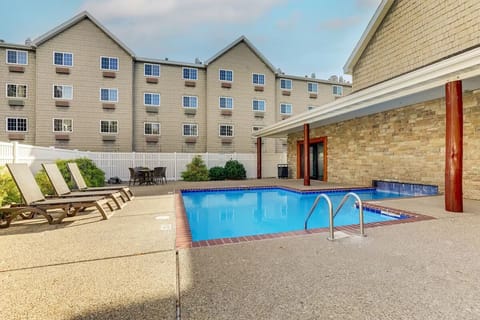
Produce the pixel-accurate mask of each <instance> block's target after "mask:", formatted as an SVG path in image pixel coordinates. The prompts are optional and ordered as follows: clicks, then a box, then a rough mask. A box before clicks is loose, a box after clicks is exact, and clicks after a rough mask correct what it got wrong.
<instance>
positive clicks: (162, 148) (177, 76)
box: [134, 62, 207, 153]
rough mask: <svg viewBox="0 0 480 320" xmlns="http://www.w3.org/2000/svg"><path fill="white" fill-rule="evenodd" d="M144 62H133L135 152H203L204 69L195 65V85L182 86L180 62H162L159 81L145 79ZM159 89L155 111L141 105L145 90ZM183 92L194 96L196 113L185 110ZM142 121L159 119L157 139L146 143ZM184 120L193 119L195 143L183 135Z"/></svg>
mask: <svg viewBox="0 0 480 320" xmlns="http://www.w3.org/2000/svg"><path fill="white" fill-rule="evenodd" d="M144 64H145V63H144V62H136V63H135V106H134V112H135V116H134V117H135V129H134V130H135V147H134V149H135V151H138V152H191V153H195V152H206V138H207V135H206V132H207V128H206V98H205V92H206V89H205V85H206V79H205V78H206V73H205V69H202V68H198V71H197V75H198V80H197V81H195V87H187V86H185V80H184V79H182V66H176V65H168V64H161V65H160V77H158V78H157V79H158V83H147V81H146V78H147V77H145V76H144ZM146 92H151V93H159V94H160V107H158V113H154V112H148V111H147V110H148V109H150V108H149V107H146V106H145V105H144V93H146ZM183 96H197V99H198V107H197V110H196V113H195V114H185V111H184V108H183V106H182V102H183V101H182V99H183ZM153 109H154V108H153ZM145 122H159V123H160V137H158V138H159V139H158V143H147V142H146V139H145V135H144V123H145ZM183 123H196V124H197V125H198V137H197V141H196V143H186V142H185V140H186V139H185V137H183V136H182V134H183V132H182V129H183Z"/></svg>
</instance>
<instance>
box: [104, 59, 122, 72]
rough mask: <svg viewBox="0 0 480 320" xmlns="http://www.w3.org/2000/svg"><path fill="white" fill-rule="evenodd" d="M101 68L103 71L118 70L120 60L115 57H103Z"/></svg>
mask: <svg viewBox="0 0 480 320" xmlns="http://www.w3.org/2000/svg"><path fill="white" fill-rule="evenodd" d="M100 68H101V69H102V70H111V71H117V70H118V58H114V57H101V58H100Z"/></svg>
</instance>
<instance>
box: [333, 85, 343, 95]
mask: <svg viewBox="0 0 480 320" xmlns="http://www.w3.org/2000/svg"><path fill="white" fill-rule="evenodd" d="M338 88H340V94H338ZM332 94H333V95H334V96H336V97H341V96H343V86H337V85H333V86H332Z"/></svg>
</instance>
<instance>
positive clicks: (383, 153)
mask: <svg viewBox="0 0 480 320" xmlns="http://www.w3.org/2000/svg"><path fill="white" fill-rule="evenodd" d="M479 99H480V93H476V94H471V93H469V94H465V96H464V162H463V169H464V171H463V179H464V184H463V188H464V197H466V198H469V199H480V167H479V166H478V164H479V163H480V153H479V152H478V150H479V148H480V100H479ZM323 136H326V137H328V150H327V152H328V168H327V170H328V171H327V172H328V181H330V182H339V183H347V184H354V185H371V182H372V180H374V179H392V180H397V181H402V182H412V183H423V184H434V185H438V186H439V190H440V192H444V189H445V188H444V176H445V168H444V166H445V100H444V99H438V100H433V101H429V102H425V103H421V104H416V105H412V106H408V107H404V108H400V109H397V110H392V111H387V112H383V113H378V114H374V115H370V116H366V117H362V118H357V119H353V120H349V121H344V122H341V123H337V124H332V125H328V126H325V127H321V128H315V129H312V130H311V137H312V138H313V137H323ZM297 140H303V132H299V133H296V134H292V135H290V136H289V138H288V142H289V144H288V147H289V150H288V163H289V166H290V167H292V170H293V175H295V172H296V159H297V158H296V156H297V154H296V153H297V149H296V142H297Z"/></svg>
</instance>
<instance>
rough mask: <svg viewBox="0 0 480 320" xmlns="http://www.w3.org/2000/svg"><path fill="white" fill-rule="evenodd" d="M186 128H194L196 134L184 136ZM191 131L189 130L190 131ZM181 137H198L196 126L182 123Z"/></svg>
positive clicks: (195, 124)
mask: <svg viewBox="0 0 480 320" xmlns="http://www.w3.org/2000/svg"><path fill="white" fill-rule="evenodd" d="M186 126H188V127H190V128H193V127H194V128H195V131H196V134H195V135H192V134H185V127H186ZM190 130H191V129H190ZM182 137H198V124H197V123H184V124H183V125H182Z"/></svg>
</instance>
